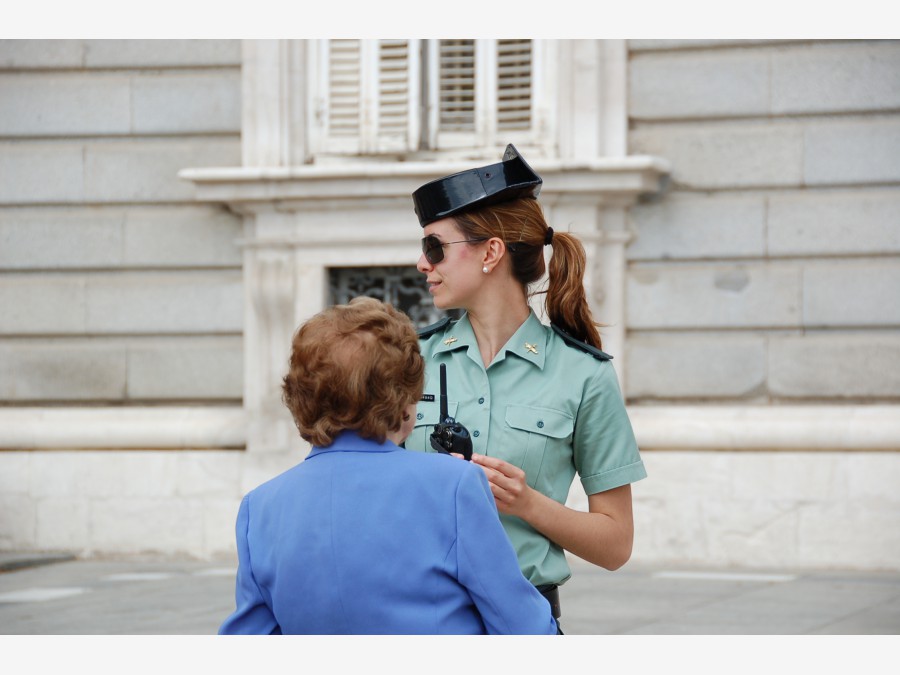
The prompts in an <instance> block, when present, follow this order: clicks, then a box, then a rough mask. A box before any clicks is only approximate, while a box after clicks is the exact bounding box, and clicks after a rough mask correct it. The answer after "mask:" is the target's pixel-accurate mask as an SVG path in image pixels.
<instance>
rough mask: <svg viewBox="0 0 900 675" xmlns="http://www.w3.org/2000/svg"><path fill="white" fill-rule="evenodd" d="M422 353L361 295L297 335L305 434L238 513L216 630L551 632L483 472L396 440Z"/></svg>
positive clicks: (295, 410)
mask: <svg viewBox="0 0 900 675" xmlns="http://www.w3.org/2000/svg"><path fill="white" fill-rule="evenodd" d="M423 382H424V363H423V361H422V357H421V355H420V353H419V341H418V337H417V335H416V331H415V330H414V328H413V326H412V324H411V323H410V321H409V319H408V318H406V316H405V315H403V314H401V313H400V312H398V311H397V310H395V309H393V308H392V307H390V306H389V305H386V304H384V303H381V302H378V301H376V300H373V299H371V298H357V299H355V300H353V301H352V302H351V303H350V304H348V305H340V306H335V307H331V308H329V309H327V310H325V311H323V312H321V313H320V314H318V315H316V316H315V317H313V318H312V319H310V320H309V321H308V322H306V323H305V324H304V325H303V326H301V327H300V329H299V330H298V331H297V333H296V334H295V336H294V339H293V345H292V353H291V359H290V371H289V372H288V374H287V376H286V377H285V378H284V386H283V391H284V397H283V398H284V402H285V404H286V405H287V407H288V408H289V409H290V411H291V414H292V415H293V417H294V421H295V422H296V424H297V428H298V429H299V431H300V435H301V436H302V437H303V438H304V439H305V440H307V441H308V442H310V443H311V444H312V446H313V448H312V451H311V452H310V454H309V456H308V457H307V458H306V459H305V460H304V461H303V462H301V463H300V464H298V465H297V466H295V467H293V468H292V469H290V470H288V471H286V472H285V473H283V474H281V475H280V476H277V477H276V478H274V479H272V480H270V481H268V482H267V483H264V484H263V485H261V486H259V487H258V488H256V489H255V490H253V491H252V492H250V493H249V494H248V495H246V496H245V497H244V499H243V501H242V502H241V506H240V510H239V512H238V517H237V528H236V531H237V549H238V558H239V566H238V573H237V584H236V594H235V595H236V603H237V608H236V610H235V612H234V613H233V614H232V615H231V616H230V617H228V619H227V620H226V621H225V622H224V624H223V625H222V626H221V628H220V630H219V633H220V634H234V633H253V634H260V633H304V634H309V633H318V634H349V633H356V634H384V633H391V634H414V633H416V634H479V633H514V634H541V633H543V634H555V633H556V632H557V626H556V623H555V621H554V619H553V617H552V616H551V613H550V607H549V605H548V603H547V601H546V600H545V599H544V598H543V597H541V595H540V594H539V593H538V591H537V590H536V589H535V588H534V586H532V585H531V584H530V583H528V581H527V580H526V579H525V577H524V576H523V575H522V573H521V572H520V570H519V566H518V564H517V561H516V554H515V552H514V550H513V548H512V546H511V544H510V542H509V540H508V538H507V536H506V533H505V532H504V530H503V527H502V526H501V524H500V521H499V520H498V518H497V509H496V506H495V504H494V498H493V496H492V494H491V490H490V487H489V486H488V482H487V479H486V478H485V475H484V472H483V471H482V470H481V469H480V468H479V467H477V466H475V465H474V464H469V463H468V462H460V461H457V460H456V459H454V458H453V457H450V456H448V455H441V454H423V453H418V452H409V451H407V450H404V449H403V448H400V447H399V445H400V444H401V443H402V442H403V441H404V440H405V439H406V437H407V436H408V435H409V433H410V431H411V430H412V428H413V424H414V419H415V411H416V404H417V402H418V400H419V399H420V398H421V396H422V387H423Z"/></svg>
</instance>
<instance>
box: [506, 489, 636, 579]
mask: <svg viewBox="0 0 900 675" xmlns="http://www.w3.org/2000/svg"><path fill="white" fill-rule="evenodd" d="M532 492H533V494H530V495H529V499H528V500H527V503H526V507H525V509H524V510H523V512H522V513H521V514H518V515H520V517H521V518H522V519H523V520H525V521H526V522H527V523H528V524H529V525H531V526H532V527H533V528H534V529H536V530H537V531H538V532H540V533H541V534H543V535H544V536H545V537H547V538H548V539H550V540H551V541H552V542H554V543H555V544H557V545H558V546H560V547H562V548H563V549H565V550H566V551H569V552H570V553H572V554H574V555H577V556H578V557H579V558H582V559H584V560H587V561H588V562H590V563H593V564H594V565H599V566H600V567H603V568H605V569H608V570H615V569H618V568H620V567H621V566H622V565H624V564H625V563H626V562H628V559H629V558H630V557H631V551H632V546H633V543H634V522H633V520H632V512H631V486H630V485H623V486H622V487H619V488H614V489H613V490H609V491H607V492H603V493H599V494H596V495H590V497H589V498H588V500H589V506H590V511H588V512H585V511H576V510H575V509H571V508H569V507H567V506H565V505H563V504H560V503H559V502H557V501H555V500H553V499H550V498H549V497H547V496H545V495H543V494H541V493H539V492H537V491H532Z"/></svg>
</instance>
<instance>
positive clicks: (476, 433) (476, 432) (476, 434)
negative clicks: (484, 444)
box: [472, 429, 481, 438]
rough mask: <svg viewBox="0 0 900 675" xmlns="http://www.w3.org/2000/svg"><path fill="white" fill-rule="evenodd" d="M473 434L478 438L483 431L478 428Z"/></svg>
mask: <svg viewBox="0 0 900 675" xmlns="http://www.w3.org/2000/svg"><path fill="white" fill-rule="evenodd" d="M472 435H473V436H474V437H475V438H478V437H479V436H481V432H480V431H478V429H476V430H475V431H473V432H472Z"/></svg>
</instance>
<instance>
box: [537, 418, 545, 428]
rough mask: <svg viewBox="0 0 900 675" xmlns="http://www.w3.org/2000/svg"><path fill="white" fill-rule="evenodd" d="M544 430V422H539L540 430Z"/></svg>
mask: <svg viewBox="0 0 900 675" xmlns="http://www.w3.org/2000/svg"><path fill="white" fill-rule="evenodd" d="M543 428H544V420H538V429H543Z"/></svg>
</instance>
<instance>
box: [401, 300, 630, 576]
mask: <svg viewBox="0 0 900 675" xmlns="http://www.w3.org/2000/svg"><path fill="white" fill-rule="evenodd" d="M420 346H421V349H422V356H423V357H424V359H425V390H424V391H425V393H424V395H423V397H422V399H423V400H422V401H420V402H419V405H418V410H417V413H416V426H415V429H414V430H413V433H412V434H411V435H410V437H409V438H408V439H407V440H406V443H405V446H406V447H407V448H408V449H411V450H424V451H429V452H434V450H433V449H432V448H431V444H430V442H429V438H428V437H429V435H430V434H431V432H432V430H433V427H434V425H435V424H437V423H438V420H439V416H440V415H439V412H440V364H442V363H444V364H446V365H447V399H448V412H449V414H450V415H451V416H452V417H454V418H455V419H456V421H457V422H459V423H460V424H463V425H464V426H465V427H466V428H467V429H468V430H469V433H470V434H471V436H472V445H473V448H474V451H475V452H476V453H479V454H482V455H489V456H491V457H498V458H500V459H503V460H505V461H507V462H509V463H511V464H514V465H515V466H518V467H520V468H522V469H523V470H524V471H525V474H526V477H527V482H528V485H530V486H531V487H533V488H535V489H536V490H538V491H540V492H542V493H543V494H545V495H547V496H548V497H551V498H552V499H555V500H556V501H557V502H559V503H561V504H565V502H566V499H567V497H568V494H569V488H570V487H571V485H572V481H573V480H574V477H575V474H576V473H577V474H578V476H579V477H580V478H581V483H582V485H583V486H584V490H585V493H586V494H588V495H590V494H594V493H596V492H603V491H605V490H610V489H612V488H615V487H620V486H622V485H626V484H628V483H632V482H634V481H637V480H640V479H642V478H645V477H646V475H647V473H646V471H645V469H644V464H643V462H642V461H641V457H640V453H639V452H638V447H637V442H636V441H635V438H634V432H633V431H632V428H631V422H630V421H629V419H628V415H627V413H626V412H625V404H624V401H623V400H622V394H621V392H620V390H619V384H618V380H617V378H616V374H615V372H614V370H613V367H612V364H611V363H610V362H609V361H608V360H602V359H599V358H597V357H596V356H594V355H592V354H589V353H586V352H585V351H583V350H581V349H579V348H577V347H575V346H573V345H571V344H568V343H567V342H566V341H565V340H564V339H563V338H562V337H561V336H560V335H558V334H557V333H556V332H554V331H553V330H552V329H551V328H550V327H549V326H545V325H544V324H542V323H541V322H540V320H539V319H538V318H537V316H535V314H534V313H533V312H532V313H531V315H530V316H529V317H528V319H527V320H526V321H525V323H523V324H522V325H521V326H520V327H519V330H518V331H516V333H515V334H514V335H513V336H512V337H511V338H510V339H509V342H508V343H507V344H506V346H505V347H504V348H503V349H501V350H500V352H499V353H498V354H497V356H496V357H495V358H494V361H493V362H492V363H491V364H490V366H488V367H487V368H485V367H484V364H483V362H482V360H481V353H480V352H479V350H478V343H477V342H476V340H475V333H474V332H473V330H472V325H471V323H470V322H469V319H468V316H466V315H464V316H463V317H462V318H461V319H459V321H456V322H450V323H449V324H448V325H447V326H445V327H444V328H443V329H442V330H439V331H437V332H436V333H434V334H433V335H431V336H430V337H424V338H423V339H422V340H421V342H420ZM500 519H501V521H502V523H503V526H504V528H505V529H506V532H507V534H508V535H509V538H510V540H511V541H512V544H513V547H514V548H515V550H516V553H517V554H518V557H519V565H520V567H521V568H522V572H523V574H524V575H525V576H526V577H527V578H528V580H529V581H531V583H532V584H534V585H535V586H540V585H543V584H560V583H563V582H564V581H566V580H567V579H568V578H569V577H570V576H571V570H570V569H569V566H568V563H567V562H566V558H565V554H564V553H563V550H562V549H561V548H560V547H559V546H557V545H555V544H553V543H551V542H550V541H549V540H548V539H547V538H546V537H544V536H543V535H542V534H540V533H539V532H537V531H536V530H535V529H534V528H532V527H531V526H530V525H528V524H527V523H526V522H525V521H524V520H522V519H520V518H516V517H514V516H507V515H504V514H501V515H500Z"/></svg>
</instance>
